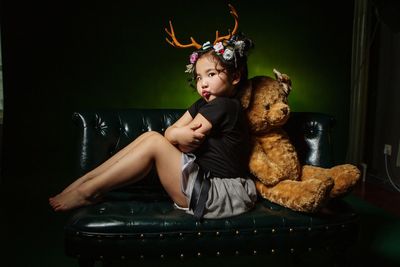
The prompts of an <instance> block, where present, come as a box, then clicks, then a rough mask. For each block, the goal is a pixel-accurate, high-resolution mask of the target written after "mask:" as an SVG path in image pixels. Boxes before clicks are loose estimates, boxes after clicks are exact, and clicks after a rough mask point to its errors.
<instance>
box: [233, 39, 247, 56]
mask: <svg viewBox="0 0 400 267" xmlns="http://www.w3.org/2000/svg"><path fill="white" fill-rule="evenodd" d="M244 47H245V44H244V42H243V41H236V42H235V50H237V51H239V55H240V56H241V57H242V56H243V51H244Z"/></svg>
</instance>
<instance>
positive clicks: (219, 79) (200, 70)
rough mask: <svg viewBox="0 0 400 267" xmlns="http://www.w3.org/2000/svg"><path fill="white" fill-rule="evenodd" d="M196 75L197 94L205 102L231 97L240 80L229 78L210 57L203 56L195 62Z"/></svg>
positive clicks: (238, 78)
mask: <svg viewBox="0 0 400 267" xmlns="http://www.w3.org/2000/svg"><path fill="white" fill-rule="evenodd" d="M196 74H197V75H196V88H197V92H198V93H199V94H200V95H201V96H202V97H203V98H204V100H206V101H207V102H209V101H211V100H213V99H215V98H216V97H218V96H231V95H232V94H233V91H234V86H235V85H236V84H237V83H238V82H239V80H240V77H229V76H228V75H227V73H226V70H224V69H223V67H222V66H221V65H220V64H219V62H218V61H217V60H216V59H214V58H213V56H212V55H204V56H202V57H200V58H199V59H198V60H197V62H196ZM236 76H239V75H236Z"/></svg>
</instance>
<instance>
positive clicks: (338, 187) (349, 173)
mask: <svg viewBox="0 0 400 267" xmlns="http://www.w3.org/2000/svg"><path fill="white" fill-rule="evenodd" d="M329 176H330V177H332V179H333V180H334V183H335V186H334V187H333V189H332V191H331V193H330V197H331V198H336V197H341V196H343V195H345V194H347V193H348V192H350V191H351V190H352V189H353V187H354V186H355V185H356V184H357V182H358V181H359V180H360V176H361V172H360V170H359V169H358V168H357V167H356V166H354V165H351V164H343V165H337V166H334V167H332V168H331V169H330V171H329Z"/></svg>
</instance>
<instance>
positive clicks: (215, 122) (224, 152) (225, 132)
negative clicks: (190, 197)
mask: <svg viewBox="0 0 400 267" xmlns="http://www.w3.org/2000/svg"><path fill="white" fill-rule="evenodd" d="M188 111H189V113H190V115H191V116H192V118H195V117H196V115H197V114H198V113H200V114H201V115H203V116H204V118H206V119H207V120H208V121H209V122H210V123H211V124H212V128H211V131H210V133H209V134H208V135H207V136H206V139H205V140H204V142H203V143H202V145H201V146H200V147H199V148H198V149H196V150H195V151H193V153H194V154H195V155H196V162H197V164H199V166H200V167H201V168H202V169H203V170H205V171H210V172H211V175H212V176H214V177H221V178H223V177H247V176H248V161H249V153H250V140H249V132H248V126H247V122H246V119H245V116H244V112H243V109H242V106H241V104H240V102H239V100H238V99H236V98H228V97H217V98H215V99H213V100H211V101H210V102H206V101H205V100H204V99H202V98H201V99H199V100H197V101H196V102H195V103H194V104H193V105H192V106H191V107H190V108H189V109H188Z"/></svg>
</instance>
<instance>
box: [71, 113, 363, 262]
mask: <svg viewBox="0 0 400 267" xmlns="http://www.w3.org/2000/svg"><path fill="white" fill-rule="evenodd" d="M183 112H184V110H180V109H114V110H98V111H84V112H76V113H74V115H73V120H74V122H75V125H76V126H77V127H76V135H75V140H76V142H75V144H76V176H77V177H78V176H80V175H82V174H84V173H86V172H87V171H89V170H91V169H92V168H94V167H95V166H97V165H99V164H100V163H101V162H103V161H104V160H106V159H107V158H109V157H110V156H112V155H113V154H114V153H116V152H117V151H118V150H120V149H121V148H123V147H124V146H126V145H127V144H128V143H130V142H131V141H132V140H133V139H134V138H136V137H137V136H138V135H140V134H141V133H143V132H145V131H150V130H152V131H158V132H161V133H162V132H164V131H165V129H166V128H167V127H168V126H169V125H171V124H172V123H173V122H174V121H175V120H176V119H177V118H179V117H180V116H181V115H182V114H183ZM333 123H334V120H333V118H332V117H330V116H327V115H324V114H320V113H309V112H294V113H292V114H291V117H290V119H289V121H288V122H287V124H286V126H285V127H286V130H287V132H288V134H289V136H290V138H291V140H292V142H293V143H294V144H295V146H296V148H297V150H298V151H299V156H300V159H301V162H302V163H303V164H311V165H316V166H322V167H329V166H331V165H332V143H331V128H332V126H333ZM357 228H358V216H357V214H355V212H354V211H353V209H352V208H351V207H350V206H349V204H348V203H347V202H345V201H344V200H336V201H332V202H330V203H329V205H327V207H326V208H324V209H323V210H321V211H320V212H318V213H316V214H303V213H299V212H294V211H291V210H289V209H286V208H283V207H281V206H278V205H276V204H273V203H271V202H269V201H267V200H264V199H261V198H259V200H258V202H257V204H256V207H255V208H254V209H253V210H251V211H250V212H248V213H245V214H242V215H239V216H236V217H232V218H227V219H218V220H215V219H214V220H207V219H206V220H203V221H202V222H198V221H196V220H195V219H194V218H193V217H192V216H190V215H188V214H186V213H185V212H183V211H181V210H177V209H175V208H174V206H173V203H172V202H171V200H170V199H169V198H168V197H167V194H166V193H165V191H164V190H163V188H162V186H161V185H160V183H159V181H158V178H157V174H156V173H155V172H154V171H152V172H151V173H150V174H149V177H148V178H147V179H144V180H142V181H140V182H139V183H136V184H133V185H130V186H127V187H124V188H121V189H118V190H115V191H112V192H110V193H109V194H108V195H107V196H106V198H105V201H104V202H101V203H98V204H96V205H92V206H87V207H82V208H80V209H78V210H76V211H73V212H71V217H70V219H69V220H68V222H67V223H66V225H65V249H66V254H67V255H68V256H71V257H75V258H77V259H78V260H79V263H80V265H81V266H93V265H94V263H95V262H96V261H101V262H113V261H121V260H122V261H127V260H146V259H152V260H154V259H160V260H161V259H163V260H166V259H171V258H184V259H187V258H198V257H206V256H227V257H228V259H230V260H232V259H233V260H234V261H237V260H238V257H239V258H240V255H254V256H260V255H277V254H281V255H282V254H289V255H292V254H296V253H308V254H309V255H311V254H312V252H315V251H318V250H321V249H322V250H330V251H334V253H343V252H345V251H346V249H347V248H349V247H351V245H352V244H353V243H354V241H355V239H356V237H357ZM231 256H238V257H231ZM235 258H236V260H235Z"/></svg>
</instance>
